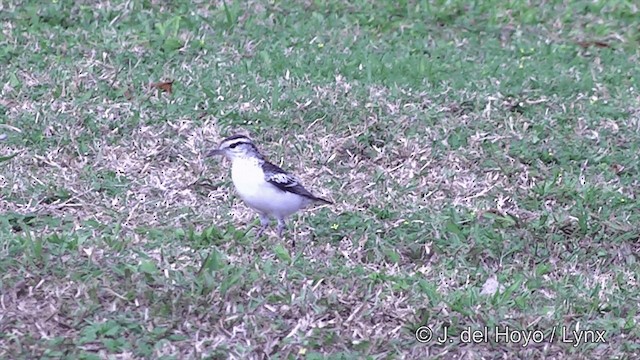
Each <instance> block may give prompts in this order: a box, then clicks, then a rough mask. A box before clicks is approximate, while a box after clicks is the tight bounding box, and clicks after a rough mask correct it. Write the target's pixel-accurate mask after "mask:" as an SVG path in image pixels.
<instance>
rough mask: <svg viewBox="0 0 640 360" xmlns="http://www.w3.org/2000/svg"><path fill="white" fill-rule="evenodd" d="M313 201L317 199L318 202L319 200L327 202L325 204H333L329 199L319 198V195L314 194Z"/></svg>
mask: <svg viewBox="0 0 640 360" xmlns="http://www.w3.org/2000/svg"><path fill="white" fill-rule="evenodd" d="M313 201H319V202H321V203H325V204H327V205H333V203H332V202H331V201H329V200H325V199H323V198H320V197H317V196H314V197H313Z"/></svg>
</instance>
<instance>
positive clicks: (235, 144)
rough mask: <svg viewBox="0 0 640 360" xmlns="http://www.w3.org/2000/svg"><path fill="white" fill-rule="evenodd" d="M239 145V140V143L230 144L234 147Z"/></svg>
mask: <svg viewBox="0 0 640 360" xmlns="http://www.w3.org/2000/svg"><path fill="white" fill-rule="evenodd" d="M238 145H240V143H239V142H237V143H233V144H231V145H229V147H230V148H232V149H233V148H234V147H236V146H238Z"/></svg>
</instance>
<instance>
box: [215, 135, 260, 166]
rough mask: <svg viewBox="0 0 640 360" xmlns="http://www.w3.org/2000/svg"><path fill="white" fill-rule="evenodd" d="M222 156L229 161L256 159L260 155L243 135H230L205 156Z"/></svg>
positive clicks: (251, 142)
mask: <svg viewBox="0 0 640 360" xmlns="http://www.w3.org/2000/svg"><path fill="white" fill-rule="evenodd" d="M216 155H224V156H225V157H226V158H227V159H229V160H234V159H237V158H248V157H258V158H260V157H261V155H260V153H259V152H258V148H256V146H255V145H254V144H253V141H251V139H249V138H248V137H246V136H244V135H232V136H229V137H228V138H226V139H224V140H222V142H221V143H220V146H218V148H217V149H213V150H211V151H209V153H207V156H216Z"/></svg>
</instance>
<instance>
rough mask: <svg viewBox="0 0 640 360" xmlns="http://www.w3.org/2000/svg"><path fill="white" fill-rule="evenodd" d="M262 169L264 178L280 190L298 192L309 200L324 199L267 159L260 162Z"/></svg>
mask: <svg viewBox="0 0 640 360" xmlns="http://www.w3.org/2000/svg"><path fill="white" fill-rule="evenodd" d="M262 170H263V171H264V179H265V180H267V182H268V183H270V184H272V185H274V186H275V187H277V188H278V189H280V190H282V191H286V192H290V193H294V194H298V195H300V196H304V197H306V198H309V199H311V200H320V201H326V200H324V199H320V198H318V197H316V196H314V195H313V194H312V193H310V192H309V191H308V190H307V189H305V188H304V186H302V184H300V181H298V179H297V178H296V177H295V176H293V175H291V174H289V173H287V172H286V171H284V170H282V169H281V168H279V167H278V166H276V165H273V164H272V163H270V162H268V161H265V162H264V163H263V164H262Z"/></svg>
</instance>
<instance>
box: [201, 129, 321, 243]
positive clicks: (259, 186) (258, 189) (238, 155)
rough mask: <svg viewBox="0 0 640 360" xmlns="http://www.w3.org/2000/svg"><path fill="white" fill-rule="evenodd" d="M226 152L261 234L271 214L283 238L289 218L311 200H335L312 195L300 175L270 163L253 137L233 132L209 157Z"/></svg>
mask: <svg viewBox="0 0 640 360" xmlns="http://www.w3.org/2000/svg"><path fill="white" fill-rule="evenodd" d="M219 155H223V156H224V157H226V158H227V159H229V160H230V161H231V180H232V181H233V185H234V187H235V189H236V192H237V193H238V195H239V196H240V198H241V199H242V201H243V202H244V203H245V204H246V205H248V206H249V207H251V208H252V209H254V210H255V211H257V212H258V215H259V217H260V225H261V226H260V229H259V230H258V231H257V233H256V237H257V238H260V237H261V236H262V234H263V233H264V231H265V230H266V229H267V228H268V227H269V222H270V219H271V218H275V219H276V220H277V221H278V229H277V230H278V238H281V239H282V235H283V232H284V230H285V228H286V219H287V217H289V216H290V215H292V214H293V213H295V212H297V211H299V210H301V209H303V208H305V207H307V206H309V205H310V204H312V203H323V204H328V205H330V204H333V203H332V202H331V201H329V200H326V199H323V198H321V197H318V196H315V195H313V194H312V193H311V192H309V191H308V190H307V189H305V187H304V186H302V184H301V183H300V180H298V178H297V177H295V176H294V175H292V174H290V173H288V172H286V171H285V170H283V169H281V168H280V167H278V166H276V165H274V164H272V163H270V162H269V161H267V160H266V159H265V157H264V156H263V155H262V154H261V153H260V151H259V150H258V148H257V147H256V145H255V144H254V143H253V141H252V140H251V139H250V138H249V137H247V136H245V135H240V134H236V135H232V136H229V137H227V138H226V139H224V140H222V142H220V145H219V146H218V148H216V149H213V150H211V151H209V152H208V153H207V156H208V157H214V156H219Z"/></svg>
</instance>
